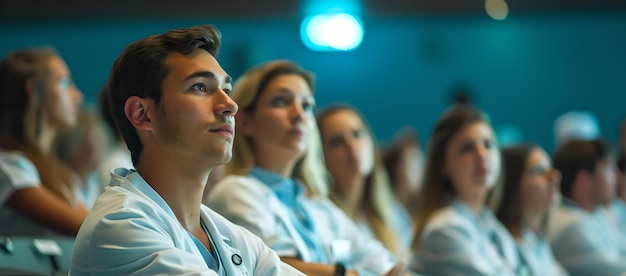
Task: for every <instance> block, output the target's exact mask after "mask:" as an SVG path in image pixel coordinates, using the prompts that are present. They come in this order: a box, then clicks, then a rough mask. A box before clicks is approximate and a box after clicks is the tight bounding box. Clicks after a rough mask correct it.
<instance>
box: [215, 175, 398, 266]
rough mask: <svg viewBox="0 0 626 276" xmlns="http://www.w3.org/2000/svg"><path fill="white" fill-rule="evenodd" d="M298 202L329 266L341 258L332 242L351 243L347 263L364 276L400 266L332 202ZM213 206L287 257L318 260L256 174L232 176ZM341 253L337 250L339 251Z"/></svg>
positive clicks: (219, 186) (219, 189) (217, 193)
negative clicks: (322, 247) (309, 222)
mask: <svg viewBox="0 0 626 276" xmlns="http://www.w3.org/2000/svg"><path fill="white" fill-rule="evenodd" d="M297 200H298V201H299V202H300V204H301V205H302V207H303V208H304V209H305V210H306V213H307V214H308V215H309V216H310V221H311V222H312V223H313V224H314V225H313V228H314V231H315V233H316V236H317V237H319V239H321V243H322V245H323V246H324V247H325V250H326V254H327V257H328V259H329V260H330V262H329V263H328V264H334V263H335V262H337V261H338V260H337V259H334V258H335V257H336V256H335V254H333V253H334V252H332V251H333V250H332V249H331V248H332V247H333V243H335V244H337V242H338V241H342V242H347V243H348V244H349V246H348V247H349V250H350V252H349V253H348V254H346V255H348V256H345V255H344V256H342V257H346V258H347V260H342V261H343V262H344V263H345V264H346V265H347V266H349V267H350V268H351V269H355V270H358V271H359V275H383V274H385V273H387V272H388V271H389V270H391V268H392V267H393V266H394V265H395V260H394V257H393V256H392V255H391V253H390V252H389V251H387V250H386V249H385V248H384V247H383V245H382V244H381V243H380V242H378V241H376V240H374V239H371V238H368V237H366V235H364V234H363V233H362V232H361V231H360V229H359V228H358V226H357V225H356V224H355V223H354V221H352V220H351V219H350V218H348V217H347V216H346V215H345V214H344V213H343V211H341V209H339V208H338V207H337V206H335V205H334V204H333V203H332V202H331V201H330V200H328V199H327V198H318V199H312V198H309V197H306V196H304V195H302V196H301V197H298V198H297ZM208 204H209V206H210V207H211V208H212V209H213V210H215V211H216V212H218V213H220V214H221V215H223V216H224V217H226V218H227V219H229V220H230V221H232V222H233V223H236V224H239V225H241V226H243V227H245V228H247V229H248V230H250V231H251V232H252V233H254V234H256V235H258V236H259V237H261V239H263V241H265V243H266V244H267V245H268V246H270V247H271V248H272V249H274V250H275V251H276V253H278V255H280V256H284V257H300V258H301V259H302V260H303V261H305V262H311V261H315V260H317V259H319V258H317V257H316V256H313V255H312V254H315V253H316V252H311V251H310V250H309V248H308V247H307V246H306V244H305V241H304V240H303V239H302V237H301V236H300V234H299V232H298V231H297V230H296V228H295V227H294V223H293V221H292V220H291V219H290V216H289V214H288V210H287V207H286V206H285V205H284V204H283V203H282V202H281V201H280V200H279V199H278V197H277V196H276V194H275V193H274V192H273V191H272V190H271V189H270V188H269V187H268V186H267V185H265V184H264V183H263V182H261V181H260V180H259V179H257V178H255V177H253V176H239V175H230V176H228V177H226V178H224V179H223V180H222V181H220V182H219V183H217V185H216V186H215V188H214V189H213V191H212V192H211V195H210V196H209V201H208ZM335 253H336V252H335Z"/></svg>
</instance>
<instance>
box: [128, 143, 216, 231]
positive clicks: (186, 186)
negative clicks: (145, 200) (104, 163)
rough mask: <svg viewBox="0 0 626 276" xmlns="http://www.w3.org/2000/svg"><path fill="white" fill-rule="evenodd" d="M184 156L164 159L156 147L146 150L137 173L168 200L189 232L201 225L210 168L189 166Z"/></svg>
mask: <svg viewBox="0 0 626 276" xmlns="http://www.w3.org/2000/svg"><path fill="white" fill-rule="evenodd" d="M185 164H193V162H184V161H181V160H180V158H170V157H168V158H164V156H163V155H162V154H161V153H159V152H158V151H156V150H152V149H150V150H147V149H146V148H144V150H143V151H142V152H141V157H140V159H139V162H138V164H137V172H138V173H139V174H140V175H141V177H143V178H144V179H145V180H146V182H147V183H148V184H149V185H150V186H151V187H152V188H153V189H154V190H155V191H156V192H157V193H158V194H159V195H160V196H161V197H162V198H163V200H165V202H166V203H167V205H169V207H170V208H171V209H172V211H173V212H174V215H175V216H176V219H178V221H179V222H180V224H181V225H182V226H183V227H184V228H185V229H187V230H188V231H191V230H194V229H197V228H198V227H199V226H200V205H201V202H202V192H203V190H204V186H205V184H206V181H207V179H208V176H209V173H210V169H205V170H199V169H197V168H193V166H185Z"/></svg>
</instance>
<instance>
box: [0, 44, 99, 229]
mask: <svg viewBox="0 0 626 276" xmlns="http://www.w3.org/2000/svg"><path fill="white" fill-rule="evenodd" d="M0 87H1V90H0V118H1V119H0V150H1V151H0V187H7V186H9V187H11V190H12V192H11V193H10V194H9V195H8V196H7V199H6V202H5V203H4V204H3V205H2V208H1V209H0V225H2V227H0V235H58V234H64V235H76V233H77V232H78V229H79V227H80V225H81V223H82V222H83V220H84V219H85V217H86V216H87V209H86V208H85V207H84V206H83V205H82V204H80V203H79V202H78V201H77V199H76V194H75V189H76V187H77V186H78V185H79V184H78V183H79V182H78V181H79V180H78V178H77V176H76V175H74V174H73V173H72V172H71V171H70V170H69V169H67V168H66V167H65V166H64V165H63V164H62V163H61V162H60V161H58V160H57V158H56V157H55V156H54V152H53V151H54V142H55V139H56V138H57V136H58V135H59V133H60V132H61V131H62V130H65V129H69V128H71V127H72V126H74V125H75V124H76V121H77V117H78V111H79V106H80V103H81V101H82V94H81V92H80V91H79V90H78V88H77V87H76V86H75V85H74V83H73V82H72V77H71V74H70V71H69V69H68V68H67V65H66V64H65V61H63V59H62V58H61V57H60V56H59V54H58V53H57V52H56V51H55V50H53V49H51V48H37V49H24V50H18V51H15V52H12V53H10V54H8V55H6V56H5V57H4V59H3V60H2V62H1V63H0Z"/></svg>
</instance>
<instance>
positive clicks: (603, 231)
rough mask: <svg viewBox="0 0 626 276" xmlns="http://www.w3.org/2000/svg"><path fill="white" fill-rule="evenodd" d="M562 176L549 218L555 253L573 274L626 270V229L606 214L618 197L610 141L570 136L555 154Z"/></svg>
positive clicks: (613, 273) (550, 234)
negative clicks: (625, 238)
mask: <svg viewBox="0 0 626 276" xmlns="http://www.w3.org/2000/svg"><path fill="white" fill-rule="evenodd" d="M552 159H553V162H554V167H555V168H556V169H558V170H559V171H560V172H561V173H562V175H563V179H562V181H561V192H562V194H563V199H562V202H561V204H560V206H559V207H558V208H556V210H555V212H554V214H553V215H551V216H550V219H549V223H548V231H547V233H548V238H549V240H550V245H551V247H552V251H553V252H554V256H555V257H556V259H557V260H558V261H559V262H560V263H561V265H563V267H564V268H565V269H566V270H567V272H569V273H570V274H572V275H621V274H622V273H624V272H626V255H625V252H624V248H623V243H622V242H621V241H622V237H623V233H618V231H617V229H615V228H613V224H612V223H611V222H610V221H609V220H608V219H607V215H606V209H605V208H606V207H607V206H608V204H609V203H610V202H611V201H613V199H614V198H615V189H616V187H615V186H616V170H615V166H616V165H615V160H614V158H613V157H612V156H611V149H610V147H609V144H608V143H606V142H605V141H603V140H600V139H594V140H576V139H574V140H569V141H566V142H565V143H564V144H562V145H561V146H560V147H559V148H558V149H557V150H556V151H555V153H554V155H553V158H552Z"/></svg>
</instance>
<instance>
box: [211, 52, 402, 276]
mask: <svg viewBox="0 0 626 276" xmlns="http://www.w3.org/2000/svg"><path fill="white" fill-rule="evenodd" d="M233 99H234V100H235V102H237V104H238V105H239V112H238V113H237V115H236V130H237V135H236V136H235V141H234V145H233V159H232V161H231V162H230V163H229V164H228V165H227V167H226V174H227V177H226V178H225V179H223V180H222V181H220V182H219V183H217V185H216V186H215V187H214V189H213V191H212V192H211V194H210V197H209V206H210V207H211V208H212V209H214V210H216V211H217V212H218V213H220V214H221V215H223V216H224V217H226V218H228V219H229V220H231V221H232V222H234V223H236V224H239V225H241V226H243V227H245V228H247V229H248V230H250V231H251V232H252V233H254V234H256V235H257V236H259V237H261V239H262V240H264V241H265V243H266V244H267V245H268V246H269V247H271V248H272V249H274V251H276V253H278V255H279V256H280V257H281V259H282V260H283V261H284V262H286V263H288V264H291V265H292V266H294V267H295V268H297V269H299V270H300V271H302V272H304V273H305V274H307V275H355V274H356V273H357V272H358V275H383V274H388V273H389V274H395V273H398V272H401V271H402V270H403V267H402V265H399V266H397V268H396V269H395V270H393V269H394V266H395V261H394V258H393V256H392V254H391V253H390V252H388V251H387V250H385V248H384V247H383V246H382V245H381V244H380V243H379V242H378V241H375V240H373V239H368V238H367V237H365V236H364V235H362V234H361V232H360V231H359V229H358V227H357V226H356V225H355V224H354V223H353V222H352V221H351V220H350V219H349V218H348V217H347V216H346V215H345V214H344V213H343V212H342V211H341V210H340V209H339V208H337V207H336V206H335V205H334V204H332V202H331V201H330V200H328V198H327V193H328V192H327V182H326V179H325V173H324V171H325V167H324V162H323V157H322V154H321V148H320V141H319V133H318V131H317V127H316V125H315V118H314V116H313V109H314V107H315V98H314V97H313V76H312V75H311V73H309V72H307V71H305V70H303V69H302V68H301V67H300V66H298V65H297V64H295V63H293V62H290V61H285V60H278V61H271V62H267V63H264V64H261V65H258V66H256V67H254V68H252V69H250V70H248V71H247V72H246V73H245V74H244V75H243V76H242V77H241V78H240V79H239V80H238V81H237V82H236V83H235V86H234V88H233Z"/></svg>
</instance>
